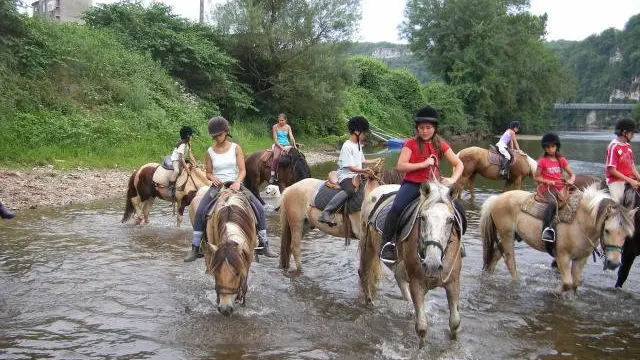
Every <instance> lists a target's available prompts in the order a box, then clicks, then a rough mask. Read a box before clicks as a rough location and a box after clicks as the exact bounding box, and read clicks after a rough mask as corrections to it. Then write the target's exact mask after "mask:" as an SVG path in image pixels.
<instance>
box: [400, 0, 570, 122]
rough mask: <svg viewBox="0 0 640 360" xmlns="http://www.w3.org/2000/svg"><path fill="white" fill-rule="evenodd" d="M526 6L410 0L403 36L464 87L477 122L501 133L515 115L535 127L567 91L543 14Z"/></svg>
mask: <svg viewBox="0 0 640 360" xmlns="http://www.w3.org/2000/svg"><path fill="white" fill-rule="evenodd" d="M528 6H529V1H528V0H506V1H505V0H447V1H440V0H409V1H408V3H407V8H406V17H407V19H406V20H405V22H404V23H403V24H402V26H401V31H402V34H403V36H405V37H406V38H407V39H408V40H409V45H410V48H411V50H412V51H413V53H414V55H416V56H418V57H420V58H421V59H423V60H424V61H425V62H426V64H427V67H428V68H429V69H430V70H431V71H433V72H434V73H435V74H436V75H437V76H439V77H440V78H442V79H443V80H444V81H445V83H447V84H451V85H455V86H456V87H457V88H458V87H459V88H460V89H461V91H462V96H461V98H462V99H463V101H465V110H466V111H467V112H468V113H469V115H470V116H472V118H475V119H480V120H484V121H487V123H488V124H490V126H491V127H492V128H493V130H502V129H503V128H504V126H505V124H506V123H507V122H508V120H509V119H511V118H513V117H515V116H518V117H521V118H522V119H523V120H525V122H524V123H525V124H527V125H525V129H527V130H537V129H539V128H542V127H544V126H546V122H545V120H544V119H545V118H546V115H547V114H548V112H549V110H550V109H551V107H552V105H553V103H554V102H555V100H556V99H557V98H559V97H561V95H562V94H563V93H564V92H566V91H569V90H570V89H567V88H566V86H565V84H566V83H567V82H566V81H564V76H563V74H562V71H561V66H560V64H559V62H558V60H557V59H556V58H555V56H554V55H553V53H552V52H551V50H549V49H547V48H545V47H544V46H543V43H542V37H543V36H544V34H545V26H546V15H543V16H535V15H532V14H530V13H529V12H527V11H526V9H527V8H528Z"/></svg>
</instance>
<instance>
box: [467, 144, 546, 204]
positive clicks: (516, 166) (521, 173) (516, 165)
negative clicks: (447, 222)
mask: <svg viewBox="0 0 640 360" xmlns="http://www.w3.org/2000/svg"><path fill="white" fill-rule="evenodd" d="M513 156H514V157H515V159H514V160H513V161H512V163H511V165H510V166H509V180H507V181H506V182H505V184H504V190H512V189H518V190H519V189H520V186H521V184H522V180H524V178H525V177H526V176H531V177H533V175H535V173H536V168H537V167H538V166H537V165H538V164H537V162H536V161H535V160H534V159H533V158H531V157H530V156H529V155H527V154H523V153H515V154H514V155H513ZM458 157H459V158H460V161H462V163H463V164H464V171H463V172H462V176H460V179H458V181H457V182H456V185H455V190H456V195H457V196H460V194H461V193H462V190H464V187H465V186H467V185H468V186H469V192H470V194H471V197H472V198H473V197H475V188H474V179H475V176H476V174H480V175H482V176H484V177H485V178H487V179H490V180H500V179H501V177H500V174H499V172H500V169H499V167H498V165H496V164H492V163H491V162H489V150H487V149H484V148H481V147H477V146H472V147H468V148H465V149H462V150H460V152H459V153H458Z"/></svg>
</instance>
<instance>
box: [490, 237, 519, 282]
mask: <svg viewBox="0 0 640 360" xmlns="http://www.w3.org/2000/svg"><path fill="white" fill-rule="evenodd" d="M500 239H502V241H501V244H502V256H503V257H504V263H505V265H507V269H509V274H511V279H512V280H518V272H517V271H516V257H515V254H514V245H513V244H514V240H513V230H511V229H509V230H508V231H501V232H500ZM494 258H495V256H494ZM494 267H495V266H494Z"/></svg>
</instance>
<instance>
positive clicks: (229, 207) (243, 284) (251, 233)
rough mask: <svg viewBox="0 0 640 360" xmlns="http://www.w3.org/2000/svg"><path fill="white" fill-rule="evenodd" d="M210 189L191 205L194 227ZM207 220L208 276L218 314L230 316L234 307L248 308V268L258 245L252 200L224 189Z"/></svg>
mask: <svg viewBox="0 0 640 360" xmlns="http://www.w3.org/2000/svg"><path fill="white" fill-rule="evenodd" d="M208 191H209V186H204V187H202V188H200V190H198V192H197V194H196V196H195V198H194V199H193V201H192V202H191V204H190V205H189V217H190V218H191V222H192V223H193V221H194V218H195V215H196V211H197V209H198V205H199V204H200V201H201V200H202V197H203V196H208ZM219 194H220V195H219V198H218V200H217V201H216V202H215V205H214V206H213V210H212V215H211V217H210V218H208V219H207V225H206V234H207V239H208V241H207V242H205V243H203V252H204V263H205V267H206V273H207V274H210V275H213V277H214V280H215V289H216V294H217V297H216V303H217V307H218V311H219V312H220V313H221V314H222V315H224V316H230V315H231V314H232V313H233V311H234V310H235V304H236V303H240V304H241V305H242V306H244V305H245V301H246V294H247V289H248V286H247V278H248V275H249V267H250V266H251V262H252V260H253V257H254V248H255V247H256V246H257V245H258V239H257V234H256V227H255V222H256V220H255V215H254V212H253V209H252V208H251V204H250V202H249V198H248V197H247V195H245V194H244V193H242V192H241V191H234V190H231V189H226V188H225V189H223V190H221V191H220V193H219Z"/></svg>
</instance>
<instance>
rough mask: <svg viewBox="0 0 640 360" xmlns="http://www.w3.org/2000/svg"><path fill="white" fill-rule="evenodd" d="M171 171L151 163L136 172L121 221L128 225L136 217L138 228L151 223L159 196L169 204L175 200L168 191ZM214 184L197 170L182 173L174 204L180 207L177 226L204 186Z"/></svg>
mask: <svg viewBox="0 0 640 360" xmlns="http://www.w3.org/2000/svg"><path fill="white" fill-rule="evenodd" d="M171 172H172V170H167V169H165V168H163V167H162V166H160V164H158V163H148V164H145V165H142V166H141V167H140V168H138V169H137V170H135V171H134V172H133V173H132V174H131V176H130V177H129V185H128V187H127V195H126V196H127V202H126V205H125V208H124V215H123V216H122V220H121V222H123V223H125V222H127V221H129V219H131V217H132V216H133V215H134V214H135V215H136V225H140V224H143V223H144V224H148V223H149V211H151V205H153V202H154V201H155V199H156V197H159V198H161V199H163V200H166V201H174V199H173V198H171V196H169V194H168V192H167V186H168V184H169V176H170V175H171ZM209 184H211V181H210V180H209V179H207V175H206V174H205V172H204V171H203V170H201V169H200V168H198V167H191V168H190V171H184V170H183V171H182V172H180V175H179V176H178V178H177V179H176V185H175V203H176V204H178V213H177V215H176V225H177V226H178V227H180V224H181V223H182V214H183V212H184V208H185V207H187V206H188V205H189V203H190V202H191V199H193V196H195V194H196V191H198V189H200V188H201V187H202V186H205V185H209Z"/></svg>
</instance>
